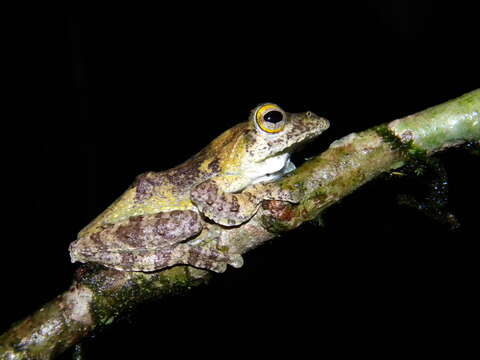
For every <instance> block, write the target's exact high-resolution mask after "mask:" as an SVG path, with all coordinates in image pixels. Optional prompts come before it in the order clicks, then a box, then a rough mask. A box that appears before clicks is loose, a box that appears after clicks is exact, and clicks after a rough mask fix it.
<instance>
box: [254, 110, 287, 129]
mask: <svg viewBox="0 0 480 360" xmlns="http://www.w3.org/2000/svg"><path fill="white" fill-rule="evenodd" d="M285 119H286V115H285V112H284V111H283V110H282V109H280V108H279V107H278V106H277V105H275V104H265V105H262V106H260V107H259V108H258V110H257V112H256V114H255V120H256V122H257V125H258V127H259V128H260V129H262V130H263V131H265V132H267V133H278V132H280V131H282V130H283V128H284V127H285Z"/></svg>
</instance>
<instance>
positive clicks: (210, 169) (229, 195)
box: [70, 113, 328, 271]
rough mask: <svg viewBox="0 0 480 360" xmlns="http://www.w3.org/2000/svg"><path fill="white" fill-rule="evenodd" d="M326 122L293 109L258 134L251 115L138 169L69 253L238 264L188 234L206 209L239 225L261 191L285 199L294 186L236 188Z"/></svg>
mask: <svg viewBox="0 0 480 360" xmlns="http://www.w3.org/2000/svg"><path fill="white" fill-rule="evenodd" d="M326 128H328V121H327V120H326V119H323V118H319V117H317V116H316V115H314V114H312V113H299V114H288V122H287V123H286V125H285V130H284V132H283V133H282V134H281V135H278V136H270V135H267V136H260V135H259V130H258V129H256V127H255V124H254V122H253V120H252V119H250V120H249V121H248V122H244V123H240V124H238V125H237V126H235V127H233V128H231V129H229V130H227V131H226V132H224V133H223V134H222V135H220V136H219V137H217V138H216V139H215V140H214V141H212V142H211V143H210V144H209V145H208V146H207V147H206V148H204V149H203V150H202V151H201V152H199V153H198V154H197V155H195V156H194V157H192V158H191V159H189V160H188V161H186V162H184V163H183V164H181V165H179V166H177V167H175V168H172V169H170V170H166V171H162V172H147V173H144V174H141V175H139V176H138V177H137V178H136V180H135V182H134V183H133V184H132V186H131V187H130V188H129V189H128V190H127V191H126V192H125V193H124V194H123V195H122V196H121V197H120V198H119V199H117V200H116V201H115V202H114V203H113V204H112V205H110V206H109V207H108V208H107V209H106V210H105V211H104V212H103V213H102V214H100V215H99V216H98V217H97V218H96V219H94V220H93V221H92V222H91V223H90V224H89V225H87V226H86V227H85V228H84V229H83V230H82V231H81V232H80V233H79V235H78V238H77V240H76V241H74V242H73V243H72V244H71V245H70V255H71V258H72V261H81V262H87V261H93V262H98V263H101V264H104V265H106V266H110V267H114V268H117V269H121V270H134V271H151V270H155V269H159V268H162V267H166V266H171V265H175V264H179V263H183V264H191V265H194V266H199V267H205V268H209V269H213V270H215V269H216V268H217V265H216V264H215V262H216V261H217V262H223V263H230V264H232V265H234V266H240V265H241V258H240V259H239V256H238V255H237V256H235V255H232V256H230V255H226V254H222V253H220V252H219V251H217V250H216V249H215V248H214V247H211V246H210V247H209V248H208V249H207V248H206V247H203V248H200V247H198V246H193V245H189V244H188V243H185V241H186V240H188V239H191V238H193V237H195V236H196V235H197V234H199V233H200V232H201V231H202V228H203V227H204V226H205V222H203V220H202V219H201V217H202V216H206V217H208V218H210V219H211V220H213V221H214V222H216V223H217V224H222V225H227V226H231V225H237V224H240V223H241V222H243V221H246V220H248V218H249V217H251V216H252V215H253V214H254V212H255V211H256V209H257V206H258V204H259V202H260V201H261V199H262V196H264V198H272V199H275V198H278V199H287V200H288V199H289V194H286V193H285V194H278V195H276V193H275V190H272V188H268V189H265V188H263V187H261V186H255V187H251V188H252V190H251V191H245V192H243V193H237V192H239V191H241V190H243V189H244V188H246V187H248V186H249V185H251V184H253V183H255V182H256V181H262V179H263V177H264V176H265V175H269V172H276V171H280V170H281V168H282V167H283V166H284V165H285V163H286V162H287V161H288V158H289V152H291V150H293V148H295V147H296V146H297V145H299V144H301V143H303V142H305V141H306V140H309V139H311V138H313V137H315V136H317V135H318V134H320V133H321V132H322V131H323V130H325V129H326ZM192 200H193V201H192ZM292 201H293V200H292ZM182 242H184V243H182ZM224 266H225V264H222V265H221V269H224ZM216 271H217V270H216Z"/></svg>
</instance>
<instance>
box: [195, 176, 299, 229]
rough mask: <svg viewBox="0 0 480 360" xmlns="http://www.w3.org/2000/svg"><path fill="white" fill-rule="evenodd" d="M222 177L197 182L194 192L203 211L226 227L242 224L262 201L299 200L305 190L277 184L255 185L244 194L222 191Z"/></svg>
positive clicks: (198, 206) (196, 203) (293, 201)
mask: <svg viewBox="0 0 480 360" xmlns="http://www.w3.org/2000/svg"><path fill="white" fill-rule="evenodd" d="M221 189H222V180H221V179H217V178H213V179H210V180H207V181H205V182H203V183H201V184H199V185H197V186H196V187H195V188H193V190H192V191H191V193H190V196H191V199H192V201H193V203H194V204H195V205H196V206H197V208H198V209H199V211H200V212H201V213H202V214H203V215H205V216H206V217H207V218H209V219H211V220H213V221H214V222H215V223H217V224H220V225H224V226H235V225H240V224H242V223H244V222H246V221H248V220H249V219H250V218H251V217H252V216H253V215H255V213H256V212H257V209H258V207H259V206H260V203H261V201H262V200H281V201H288V202H291V203H294V204H295V203H298V202H299V201H300V199H301V193H300V192H299V191H297V190H285V189H282V188H280V187H279V186H278V185H277V184H275V183H258V184H255V185H251V186H249V187H248V188H246V189H245V190H244V191H243V192H241V193H228V192H225V191H222V190H221Z"/></svg>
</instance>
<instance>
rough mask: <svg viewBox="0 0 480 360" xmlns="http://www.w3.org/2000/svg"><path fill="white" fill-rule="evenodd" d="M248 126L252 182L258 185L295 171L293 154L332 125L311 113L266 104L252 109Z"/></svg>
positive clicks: (246, 140) (248, 152) (247, 145)
mask: <svg viewBox="0 0 480 360" xmlns="http://www.w3.org/2000/svg"><path fill="white" fill-rule="evenodd" d="M247 126H248V129H249V131H248V135H247V136H245V137H244V140H245V147H246V154H248V155H247V157H248V158H249V159H248V160H247V162H248V164H249V165H247V167H249V168H250V169H249V170H253V172H252V174H251V176H250V178H251V179H252V181H253V182H258V181H265V180H269V179H270V178H271V179H275V178H278V177H279V176H282V175H283V174H285V173H287V172H289V171H291V170H293V169H294V168H295V167H294V166H293V164H291V162H290V154H291V153H292V152H293V151H294V150H295V149H297V148H298V147H300V146H302V145H304V144H305V143H306V142H308V141H310V140H312V139H314V138H315V137H317V136H318V135H320V134H321V133H322V132H323V131H325V130H326V129H328V127H329V126H330V123H329V121H328V120H327V119H325V118H322V117H320V116H317V115H315V114H314V113H312V112H310V111H307V112H303V113H287V112H285V111H283V110H282V109H281V108H280V107H279V106H278V105H275V104H272V103H266V104H261V105H259V106H257V107H256V108H255V109H253V110H252V112H251V114H250V119H249V121H248V125H247ZM247 172H249V171H247Z"/></svg>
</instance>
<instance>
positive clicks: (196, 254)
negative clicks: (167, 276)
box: [173, 243, 243, 273]
mask: <svg viewBox="0 0 480 360" xmlns="http://www.w3.org/2000/svg"><path fill="white" fill-rule="evenodd" d="M173 252H174V254H175V257H177V259H178V260H179V261H181V263H183V264H188V265H191V266H195V267H198V268H201V269H207V270H211V271H215V272H218V273H222V272H224V271H225V270H226V269H227V264H228V265H231V266H233V267H235V268H239V267H242V265H243V258H242V256H241V255H239V254H225V253H223V252H221V251H218V250H215V249H208V248H203V247H200V246H197V245H190V244H186V243H184V244H179V245H177V246H176V247H175V249H174V250H173Z"/></svg>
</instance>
